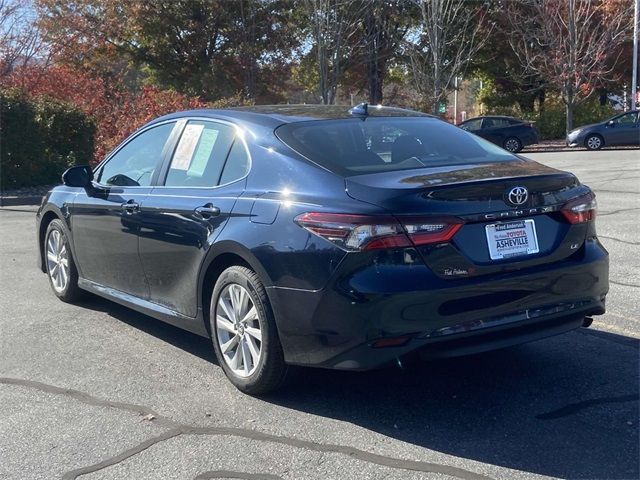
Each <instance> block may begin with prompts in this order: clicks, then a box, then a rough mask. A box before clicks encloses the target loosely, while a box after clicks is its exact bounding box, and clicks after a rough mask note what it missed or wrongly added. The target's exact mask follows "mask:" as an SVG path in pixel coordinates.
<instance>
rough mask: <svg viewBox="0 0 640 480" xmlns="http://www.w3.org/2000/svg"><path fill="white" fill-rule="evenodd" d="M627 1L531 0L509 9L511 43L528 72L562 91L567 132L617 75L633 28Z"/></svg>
mask: <svg viewBox="0 0 640 480" xmlns="http://www.w3.org/2000/svg"><path fill="white" fill-rule="evenodd" d="M630 9H631V2H627V1H624V0H608V1H603V0H525V1H522V2H511V3H509V4H508V5H507V12H508V15H509V20H510V21H509V23H510V25H511V29H512V31H511V32H510V44H511V47H512V49H513V51H514V53H515V54H516V56H517V57H518V59H519V61H520V64H521V66H522V69H523V73H524V74H528V75H531V74H533V75H538V76H540V77H542V78H544V79H545V80H546V81H547V82H548V83H549V84H550V85H551V86H553V87H555V88H556V89H557V90H558V91H559V92H561V96H562V100H563V101H564V104H565V106H566V115H567V117H566V128H567V132H569V131H570V130H571V129H572V128H573V110H574V107H575V105H577V104H578V103H579V102H581V101H583V100H584V99H586V98H588V97H589V96H590V95H591V93H592V92H593V91H594V89H595V88H596V87H598V86H601V85H602V84H603V83H604V82H605V81H606V80H608V79H609V78H608V77H609V75H610V74H611V73H612V72H613V70H614V68H615V67H616V64H617V62H618V58H619V56H620V53H621V49H620V48H619V47H620V45H621V44H622V42H623V41H624V40H625V37H626V35H627V33H628V31H629V28H630V27H631V24H632V22H631V21H630V20H629V19H630V18H632V16H631V15H630Z"/></svg>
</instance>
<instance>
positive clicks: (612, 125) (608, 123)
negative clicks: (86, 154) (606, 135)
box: [607, 120, 616, 127]
mask: <svg viewBox="0 0 640 480" xmlns="http://www.w3.org/2000/svg"><path fill="white" fill-rule="evenodd" d="M615 125H616V122H614V121H613V120H609V121H608V122H607V126H608V127H615Z"/></svg>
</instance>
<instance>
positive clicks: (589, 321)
mask: <svg viewBox="0 0 640 480" xmlns="http://www.w3.org/2000/svg"><path fill="white" fill-rule="evenodd" d="M592 323H593V318H591V317H584V320H582V326H583V327H584V328H588V327H590V326H591V324H592Z"/></svg>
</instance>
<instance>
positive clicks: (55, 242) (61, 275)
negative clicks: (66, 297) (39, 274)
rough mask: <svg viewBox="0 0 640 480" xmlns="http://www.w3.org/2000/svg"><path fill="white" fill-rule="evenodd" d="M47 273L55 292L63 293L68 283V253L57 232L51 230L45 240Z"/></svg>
mask: <svg viewBox="0 0 640 480" xmlns="http://www.w3.org/2000/svg"><path fill="white" fill-rule="evenodd" d="M47 271H48V272H49V277H50V278H51V284H52V285H53V288H54V289H55V291H56V292H58V293H62V292H64V290H65V288H67V284H68V283H69V273H70V271H69V251H68V250H67V245H66V243H65V241H64V237H63V235H62V233H60V231H59V230H51V233H50V234H49V237H48V238H47Z"/></svg>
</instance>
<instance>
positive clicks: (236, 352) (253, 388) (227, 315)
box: [209, 266, 289, 395]
mask: <svg viewBox="0 0 640 480" xmlns="http://www.w3.org/2000/svg"><path fill="white" fill-rule="evenodd" d="M209 326H210V331H211V339H212V341H213V346H214V349H215V352H216V356H217V358H218V363H219V364H220V366H221V367H222V369H223V370H224V373H225V374H226V375H227V378H229V380H230V381H231V383H233V384H234V385H235V386H236V387H237V388H238V389H239V390H241V391H243V392H245V393H248V394H252V395H257V394H263V393H267V392H270V391H273V390H275V389H277V388H278V387H280V386H281V385H282V384H283V382H284V380H285V377H286V376H287V371H288V369H289V367H288V366H287V364H286V363H285V362H284V355H283V353H282V347H281V345H280V340H279V338H278V332H277V331H276V324H275V320H274V318H273V313H272V312H271V308H270V305H269V300H268V298H267V293H266V290H265V288H264V286H263V285H262V282H260V279H259V278H258V276H257V275H256V273H255V272H253V271H252V270H250V269H248V268H246V267H241V266H233V267H230V268H227V269H226V270H225V271H223V272H222V274H221V275H220V277H219V278H218V281H217V282H216V285H215V287H214V289H213V294H212V296H211V305H210V309H209Z"/></svg>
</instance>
